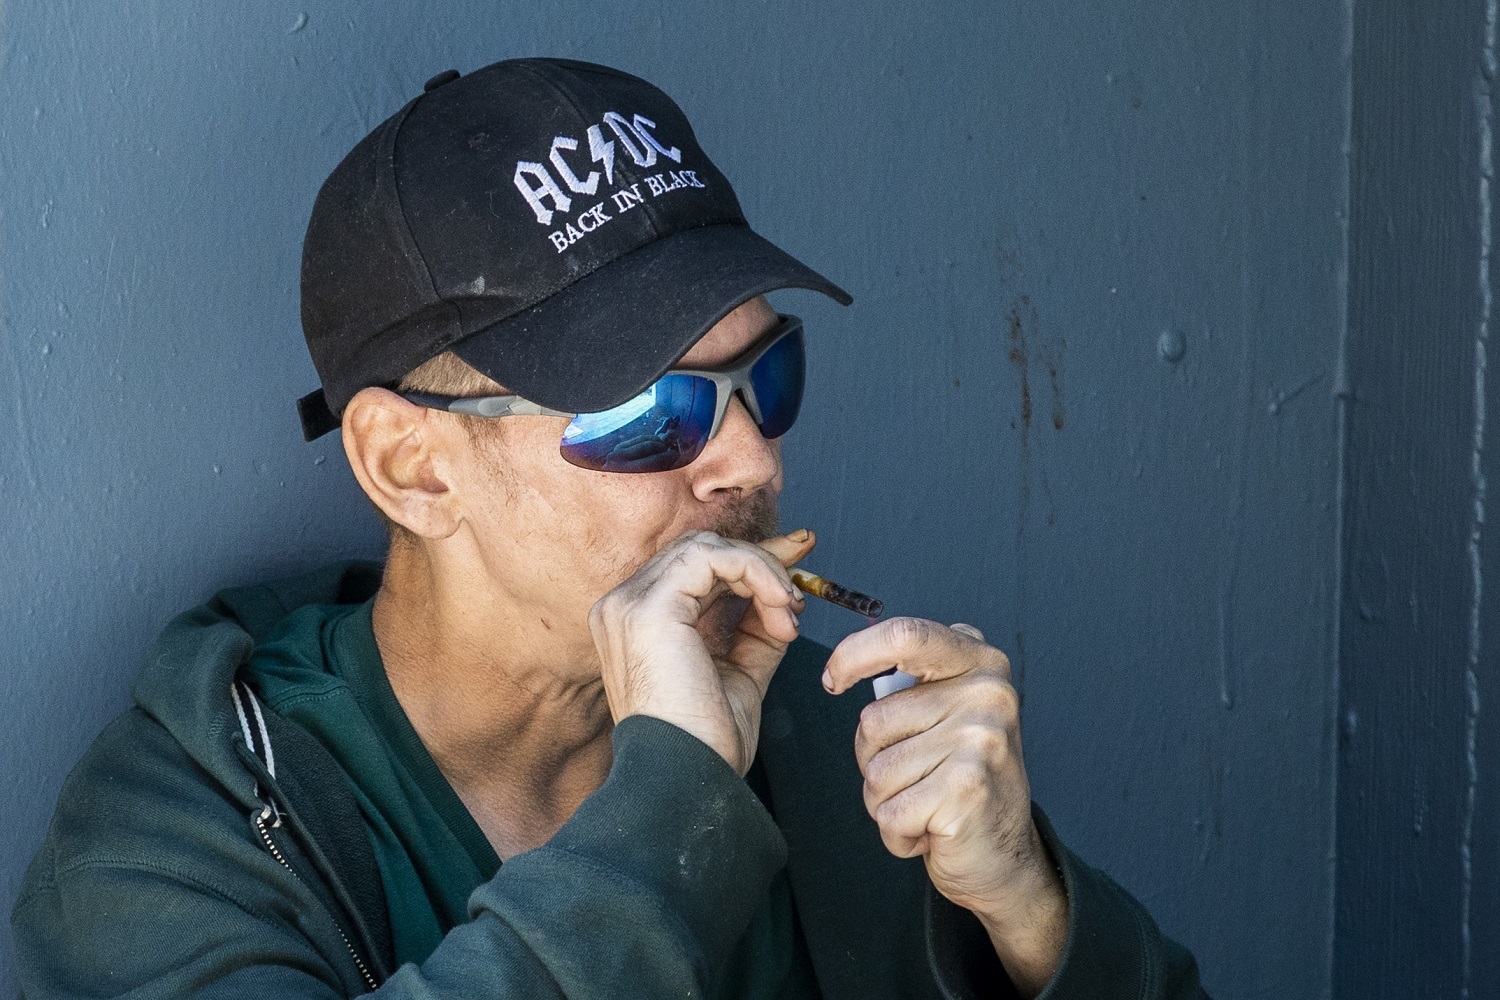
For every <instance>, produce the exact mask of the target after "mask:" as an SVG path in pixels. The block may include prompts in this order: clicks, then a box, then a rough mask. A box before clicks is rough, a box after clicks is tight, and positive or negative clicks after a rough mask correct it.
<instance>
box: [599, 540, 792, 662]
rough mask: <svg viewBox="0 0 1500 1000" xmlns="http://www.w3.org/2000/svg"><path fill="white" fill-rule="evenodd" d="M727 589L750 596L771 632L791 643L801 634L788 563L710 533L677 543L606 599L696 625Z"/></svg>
mask: <svg viewBox="0 0 1500 1000" xmlns="http://www.w3.org/2000/svg"><path fill="white" fill-rule="evenodd" d="M724 590H728V591H730V592H732V593H734V594H736V595H738V596H740V597H747V598H750V600H751V601H752V602H753V604H754V605H755V609H756V611H757V612H758V614H759V615H760V617H761V619H762V620H763V621H764V623H765V625H766V630H767V632H768V633H769V634H770V635H772V636H773V637H775V638H777V639H780V640H782V641H788V642H789V641H791V640H792V639H794V638H796V617H795V614H794V613H793V611H792V610H791V605H793V604H795V603H796V601H797V600H798V596H799V595H798V592H797V588H796V587H795V586H793V584H792V581H791V578H790V577H789V576H788V575H787V572H786V567H784V566H783V565H781V563H780V562H778V561H777V560H776V558H775V557H773V556H772V555H771V553H769V552H768V551H766V550H765V549H763V548H761V547H760V546H758V545H753V544H751V543H750V542H742V541H738V540H735V539H728V538H723V537H721V536H719V535H716V534H714V533H713V532H711V531H700V532H695V533H693V534H690V535H684V536H683V537H681V538H679V539H677V540H676V541H674V542H672V543H671V544H669V545H668V546H666V547H665V548H664V549H662V550H661V551H660V552H658V553H657V554H656V555H655V556H653V557H652V558H651V559H650V560H648V561H647V562H646V564H645V565H644V566H642V567H641V568H640V570H638V571H637V572H636V574H635V575H634V576H633V577H631V579H630V580H627V581H626V582H625V583H624V584H622V585H621V586H620V587H618V588H616V590H615V591H612V592H611V594H610V595H606V597H605V600H608V599H609V598H610V597H611V595H618V600H621V601H624V602H627V603H629V604H630V605H632V606H635V607H637V608H638V609H639V610H640V611H641V612H642V613H646V614H652V613H662V614H666V615H668V616H669V617H670V618H671V620H673V621H678V622H682V623H684V624H693V623H694V622H696V621H697V620H698V618H699V617H700V616H701V615H702V614H703V611H704V609H705V608H706V607H707V606H708V605H709V604H710V603H711V602H712V601H713V599H714V598H716V597H717V596H718V595H719V594H721V593H722V592H723V591H724Z"/></svg>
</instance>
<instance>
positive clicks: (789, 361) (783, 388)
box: [750, 330, 807, 438]
mask: <svg viewBox="0 0 1500 1000" xmlns="http://www.w3.org/2000/svg"><path fill="white" fill-rule="evenodd" d="M806 377H807V355H806V352H805V351H804V349H803V344H802V331H801V330H794V331H793V332H791V333H789V334H787V335H786V336H785V337H782V338H781V339H780V340H778V341H776V343H775V344H773V345H771V349H770V350H768V351H766V353H765V354H762V355H761V356H760V360H759V361H757V362H755V365H754V366H753V367H752V368H751V369H750V384H751V386H753V387H754V388H755V400H756V402H757V403H759V404H760V417H761V420H760V433H761V436H762V437H767V438H778V437H781V435H783V434H785V433H786V432H787V431H788V430H790V429H791V426H792V424H794V423H796V422H797V413H798V412H799V411H800V410H801V409H802V384H803V381H804V380H805V379H806Z"/></svg>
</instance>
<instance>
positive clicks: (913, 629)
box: [886, 618, 928, 652]
mask: <svg viewBox="0 0 1500 1000" xmlns="http://www.w3.org/2000/svg"><path fill="white" fill-rule="evenodd" d="M886 626H887V631H888V632H889V639H890V643H891V645H892V646H894V647H895V648H896V649H897V650H899V651H902V652H906V651H909V650H912V649H915V648H916V647H917V646H920V645H921V644H922V642H923V641H924V640H925V639H926V638H927V634H928V624H927V622H925V621H923V620H922V619H920V618H892V619H891V620H890V621H888V622H887V623H886Z"/></svg>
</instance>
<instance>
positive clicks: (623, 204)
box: [610, 184, 646, 212]
mask: <svg viewBox="0 0 1500 1000" xmlns="http://www.w3.org/2000/svg"><path fill="white" fill-rule="evenodd" d="M610 197H611V198H613V199H614V200H615V211H617V212H628V211H630V210H631V209H632V208H634V207H635V206H637V205H639V204H640V203H641V202H643V201H645V200H646V198H645V196H644V195H642V194H641V186H640V185H639V184H632V185H630V187H628V188H621V189H620V190H618V191H616V192H615V193H614V194H612V195H610Z"/></svg>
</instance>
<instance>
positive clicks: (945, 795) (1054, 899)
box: [824, 618, 1068, 996]
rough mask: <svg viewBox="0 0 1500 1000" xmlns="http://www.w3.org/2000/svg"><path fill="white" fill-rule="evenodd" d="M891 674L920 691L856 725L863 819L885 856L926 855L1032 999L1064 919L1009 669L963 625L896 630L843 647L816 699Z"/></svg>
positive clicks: (881, 629)
mask: <svg viewBox="0 0 1500 1000" xmlns="http://www.w3.org/2000/svg"><path fill="white" fill-rule="evenodd" d="M891 667H897V668H899V669H900V670H901V671H902V672H904V673H908V674H911V675H912V676H914V677H916V678H917V679H918V681H919V682H920V683H918V684H917V685H916V686H915V687H911V688H907V689H906V690H904V691H897V692H895V693H893V694H891V695H888V696H887V697H885V698H882V699H880V700H879V701H875V702H871V703H870V704H869V705H868V706H866V707H865V709H864V711H863V713H862V714H861V716H860V724H859V729H858V731H857V733H856V734H855V740H854V752H855V756H856V757H857V758H858V760H859V767H860V771H861V772H862V773H863V774H864V776H865V786H864V795H865V808H866V809H868V810H869V812H870V815H871V816H872V817H874V819H875V822H876V823H877V824H878V825H879V827H880V836H881V838H882V839H883V840H884V841H885V845H886V847H887V848H888V849H889V850H890V851H891V853H893V854H895V855H896V856H898V857H903V858H906V857H914V856H916V855H919V854H920V855H923V857H924V860H925V861H926V864H927V872H928V874H929V876H930V877H931V878H932V883H933V885H934V886H936V887H937V889H938V891H939V892H941V893H942V894H943V895H944V896H947V897H948V898H949V899H951V900H952V901H953V902H955V903H957V904H958V905H960V906H963V907H965V908H967V909H969V910H972V911H973V912H974V913H975V914H977V915H978V917H979V919H980V920H981V922H983V924H984V926H985V929H986V930H987V931H988V932H989V935H990V940H991V941H992V942H993V943H994V945H995V950H996V952H997V953H998V954H999V956H1000V959H1001V961H1002V962H1003V963H1004V964H1005V968H1006V971H1007V972H1008V973H1009V974H1010V977H1011V979H1012V981H1014V983H1015V985H1016V987H1017V988H1018V989H1019V990H1021V992H1022V993H1023V994H1025V995H1028V996H1035V995H1036V994H1037V993H1039V992H1041V990H1042V989H1043V988H1044V987H1045V986H1046V984H1047V981H1048V980H1049V979H1050V978H1051V977H1052V974H1053V973H1054V972H1056V971H1057V963H1058V961H1059V959H1060V958H1061V956H1062V947H1063V943H1064V940H1065V939H1066V936H1067V923H1068V920H1067V913H1068V910H1067V897H1066V895H1065V893H1064V892H1063V887H1062V882H1061V880H1060V879H1059V878H1058V876H1057V873H1056V872H1055V870H1054V869H1053V867H1052V864H1051V862H1050V861H1049V859H1048V857H1047V852H1046V848H1045V847H1044V846H1043V845H1042V840H1041V835H1040V834H1039V833H1038V832H1037V829H1036V826H1035V825H1034V824H1033V823H1032V821H1031V786H1030V784H1029V783H1028V782H1027V780H1026V768H1025V766H1024V765H1023V763H1022V760H1021V726H1020V705H1019V701H1018V699H1017V697H1016V690H1015V688H1013V687H1012V686H1011V683H1010V661H1009V660H1008V659H1007V658H1006V656H1005V654H1004V653H1002V652H1000V651H999V650H998V649H994V648H992V647H990V646H988V645H986V644H985V642H984V637H983V635H981V634H980V632H979V630H978V629H976V628H974V627H973V626H971V625H954V626H952V627H951V628H950V627H947V626H944V625H941V624H939V623H937V622H932V621H925V620H922V619H918V618H892V619H888V620H887V621H884V622H881V623H879V624H878V625H874V626H871V627H870V628H867V629H864V630H862V631H859V632H856V633H854V634H853V635H851V636H849V637H848V638H846V639H845V640H844V641H843V642H841V643H839V645H838V647H837V648H836V649H834V651H833V655H832V656H831V657H829V660H828V669H827V672H826V673H825V674H824V687H826V688H828V690H829V691H830V692H831V693H833V694H839V693H841V692H843V691H845V690H847V689H848V688H849V686H850V685H852V684H854V683H855V682H856V681H858V680H860V679H862V678H865V677H873V676H874V675H876V674H879V673H881V672H883V671H885V670H888V669H889V668H891Z"/></svg>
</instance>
